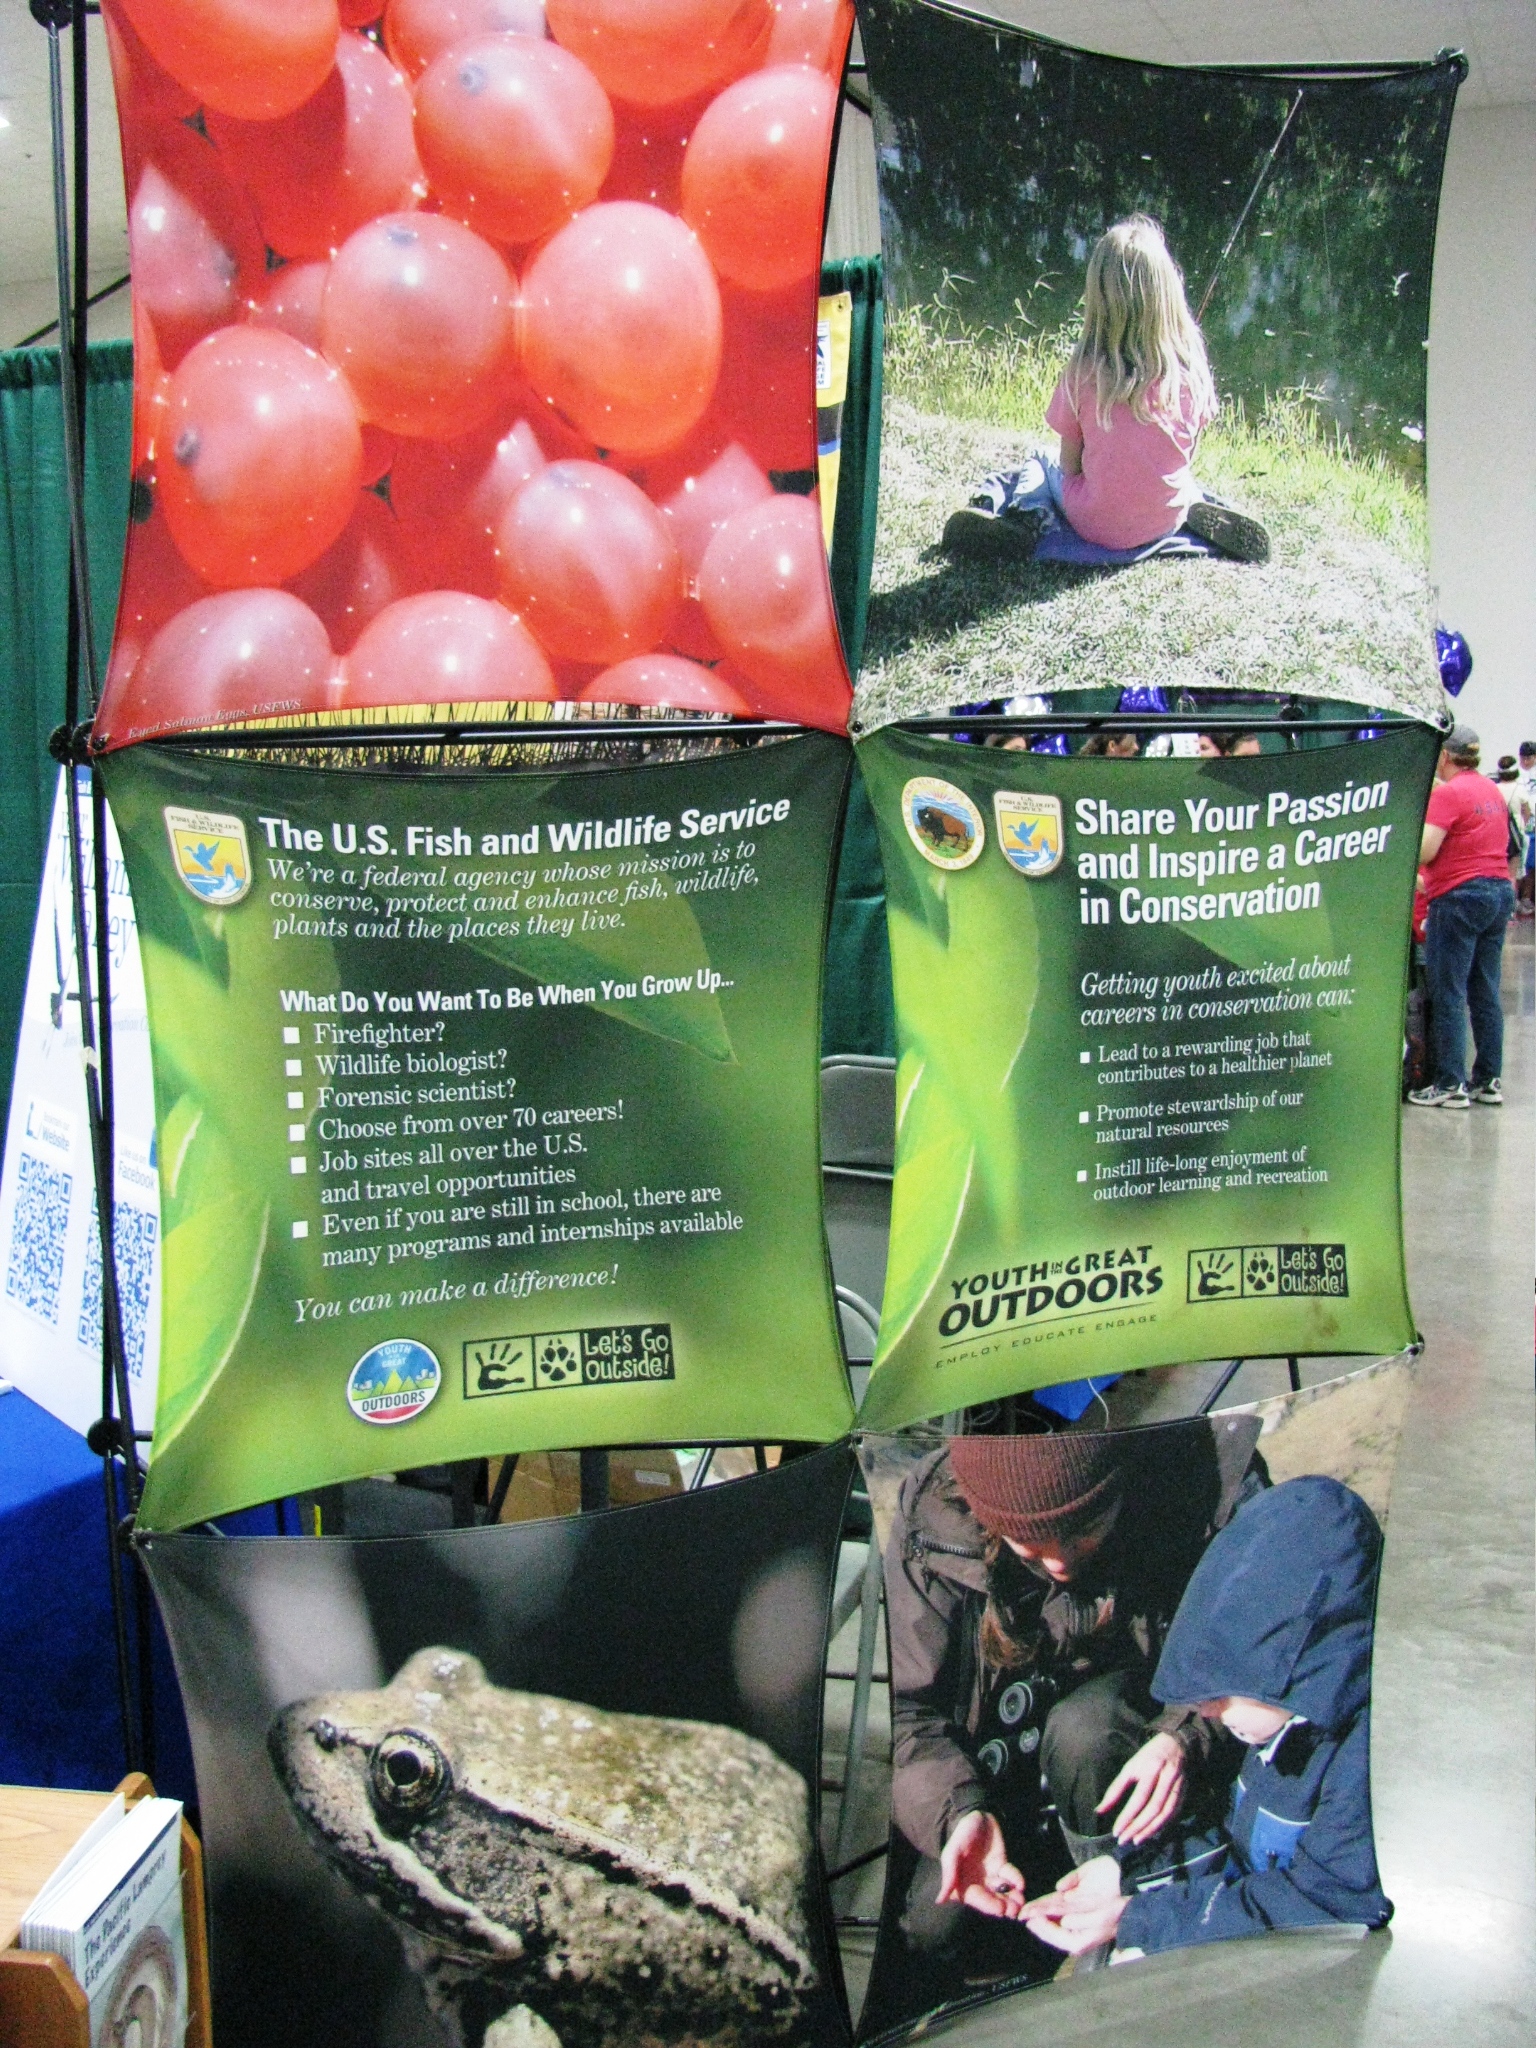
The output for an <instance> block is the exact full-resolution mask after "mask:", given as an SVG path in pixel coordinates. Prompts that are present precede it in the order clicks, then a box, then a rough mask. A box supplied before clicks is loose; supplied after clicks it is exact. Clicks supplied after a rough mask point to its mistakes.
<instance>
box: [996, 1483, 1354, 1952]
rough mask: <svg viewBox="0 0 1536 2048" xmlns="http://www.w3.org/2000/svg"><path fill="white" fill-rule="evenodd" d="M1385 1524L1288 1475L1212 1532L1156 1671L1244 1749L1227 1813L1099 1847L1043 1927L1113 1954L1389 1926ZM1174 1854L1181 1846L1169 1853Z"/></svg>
mask: <svg viewBox="0 0 1536 2048" xmlns="http://www.w3.org/2000/svg"><path fill="white" fill-rule="evenodd" d="M1380 1556H1381V1530H1380V1528H1379V1526H1378V1524H1377V1521H1376V1518H1375V1516H1374V1515H1373V1514H1372V1513H1371V1511H1370V1509H1369V1508H1368V1507H1367V1506H1366V1504H1365V1502H1364V1501H1363V1500H1361V1499H1360V1497H1359V1495H1358V1494H1355V1493H1352V1492H1351V1491H1350V1490H1349V1488H1348V1487H1347V1486H1342V1485H1340V1484H1339V1482H1338V1481H1337V1480H1334V1479H1325V1478H1318V1477H1313V1478H1304V1479H1291V1480H1287V1481H1286V1482H1285V1483H1284V1484H1283V1485H1280V1486H1276V1487H1274V1488H1272V1489H1271V1490H1270V1491H1268V1492H1266V1493H1261V1494H1258V1495H1256V1496H1255V1497H1254V1498H1253V1499H1252V1500H1250V1501H1248V1502H1247V1503H1246V1505H1244V1506H1243V1507H1242V1508H1241V1509H1240V1510H1239V1511H1238V1513H1237V1514H1236V1515H1235V1516H1234V1517H1233V1519H1232V1520H1231V1521H1230V1522H1229V1523H1228V1524H1227V1526H1226V1528H1224V1529H1223V1530H1221V1531H1220V1533H1219V1534H1218V1535H1217V1536H1216V1537H1215V1538H1214V1539H1213V1541H1212V1542H1211V1544H1210V1547H1209V1548H1208V1549H1207V1550H1206V1552H1205V1554H1204V1556H1203V1557H1202V1558H1201V1560H1200V1562H1199V1564H1198V1565H1197V1566H1196V1567H1195V1571H1194V1574H1193V1576H1192V1577H1191V1579H1190V1581H1189V1584H1188V1586H1187V1588H1186V1589H1185V1592H1184V1597H1183V1599H1182V1600H1181V1601H1180V1603H1179V1609H1178V1613H1177V1614H1176V1615H1175V1616H1174V1620H1173V1625H1172V1627H1171V1628H1170V1630H1169V1632H1168V1637H1167V1640H1166V1642H1165V1644H1164V1646H1163V1652H1162V1656H1161V1657H1160V1659H1159V1660H1158V1666H1157V1671H1156V1674H1155V1675H1154V1677H1153V1680H1152V1691H1153V1694H1154V1696H1155V1697H1156V1698H1157V1699H1159V1700H1161V1701H1162V1702H1163V1703H1164V1704H1165V1705H1166V1706H1169V1707H1174V1706H1194V1707H1196V1708H1198V1710H1199V1712H1200V1713H1201V1714H1203V1715H1205V1716H1206V1718H1207V1719H1209V1720H1213V1721H1219V1722H1220V1723H1221V1724H1222V1726H1224V1727H1225V1728H1226V1729H1228V1731H1229V1732H1230V1733H1232V1734H1234V1735H1236V1736H1237V1737H1238V1738H1239V1739H1240V1740H1242V1741H1244V1742H1246V1743H1247V1744H1248V1753H1247V1755H1246V1757H1245V1758H1244V1760H1243V1764H1242V1768H1241V1770H1240V1772H1239V1774H1238V1778H1237V1782H1236V1784H1235V1786H1234V1787H1233V1792H1232V1801H1231V1806H1230V1808H1229V1810H1228V1814H1227V1819H1226V1822H1225V1825H1224V1826H1223V1827H1222V1828H1220V1829H1219V1830H1212V1831H1210V1832H1209V1833H1208V1834H1206V1835H1203V1836H1198V1835H1196V1836H1191V1835H1189V1834H1184V1835H1182V1836H1181V1837H1179V1839H1178V1840H1177V1842H1175V1843H1170V1841H1169V1839H1168V1837H1167V1836H1165V1837H1164V1838H1163V1840H1162V1842H1161V1843H1160V1844H1158V1845H1156V1846H1155V1848H1154V1851H1153V1853H1152V1854H1150V1855H1147V1854H1145V1853H1141V1852H1136V1851H1132V1852H1130V1853H1128V1854H1122V1855H1120V1856H1118V1857H1117V1856H1112V1855H1111V1856H1099V1857H1096V1858H1094V1860H1093V1861H1092V1862H1090V1863H1085V1864H1083V1865H1082V1866H1081V1868H1079V1869H1077V1870H1075V1871H1073V1872H1071V1873H1070V1874H1069V1875H1068V1876H1067V1877H1064V1878H1063V1879H1062V1880H1061V1883H1060V1884H1059V1885H1058V1887H1057V1889H1056V1891H1055V1892H1054V1893H1052V1894H1050V1895H1049V1896H1046V1897H1043V1898H1039V1899H1035V1900H1032V1901H1027V1902H1025V1903H1024V1905H1023V1907H1022V1909H1021V1917H1023V1918H1024V1919H1025V1921H1026V1922H1027V1923H1028V1925H1029V1926H1030V1927H1031V1929H1032V1931H1033V1932H1034V1933H1035V1934H1036V1935H1038V1936H1039V1937H1040V1938H1041V1939H1042V1940H1044V1941H1047V1942H1049V1943H1051V1945H1052V1946H1053V1947H1056V1948H1062V1949H1066V1950H1068V1951H1069V1952H1070V1953H1073V1954H1078V1953H1081V1952H1082V1951H1084V1950H1086V1949H1091V1948H1097V1947H1100V1946H1101V1945H1102V1944H1104V1943H1106V1942H1108V1941H1110V1940H1113V1941H1114V1942H1115V1944H1116V1960H1127V1959H1129V1957H1130V1956H1131V1955H1134V1954H1146V1953H1151V1952H1153V1951H1156V1950H1158V1949H1168V1948H1183V1947H1186V1946H1188V1945H1189V1944H1191V1943H1194V1942H1202V1941H1220V1940H1224V1939H1227V1938H1229V1937H1231V1936H1234V1935H1242V1934H1258V1933H1262V1932H1264V1931H1266V1930H1267V1929H1270V1928H1280V1927H1310V1926H1318V1925H1326V1924H1328V1923H1329V1922H1339V1921H1343V1922H1351V1923H1354V1924H1357V1925H1358V1924H1361V1923H1363V1924H1364V1925H1365V1926H1367V1927H1381V1926H1384V1925H1385V1923H1386V1921H1387V1920H1388V1919H1389V1918H1390V1917H1391V1912H1392V1906H1391V1902H1390V1901H1389V1900H1388V1899H1387V1898H1386V1896H1385V1895H1384V1893H1383V1892H1382V1889H1381V1884H1380V1879H1379V1877H1378V1875H1377V1869H1376V1852H1375V1847H1374V1843H1373V1839H1372V1831H1371V1797H1370V1771H1369V1746H1370V1727H1369V1721H1370V1715H1369V1701H1370V1681H1371V1637H1372V1625H1373V1617H1374V1613H1375V1604H1376V1579H1377V1573H1378V1569H1379V1565H1380ZM1170 1852H1171V1853H1170Z"/></svg>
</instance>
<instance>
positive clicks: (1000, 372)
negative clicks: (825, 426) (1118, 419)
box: [859, 295, 1440, 725]
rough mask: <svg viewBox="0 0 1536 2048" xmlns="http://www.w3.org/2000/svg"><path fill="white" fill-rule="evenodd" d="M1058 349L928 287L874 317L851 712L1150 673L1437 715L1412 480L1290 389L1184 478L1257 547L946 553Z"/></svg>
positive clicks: (874, 715) (1241, 423) (1039, 412)
mask: <svg viewBox="0 0 1536 2048" xmlns="http://www.w3.org/2000/svg"><path fill="white" fill-rule="evenodd" d="M1070 346H1071V338H1070V335H1062V334H1043V333H1041V332H1040V331H1038V330H1037V329H1035V328H1033V327H1031V326H1030V324H1029V323H1028V320H1027V317H1025V316H1024V315H1023V313H1022V310H1021V314H1020V318H1019V320H1018V321H1017V322H1016V323H1013V324H1010V325H1009V326H1008V327H1005V328H1001V329H999V328H976V327H974V326H969V325H968V324H967V323H966V321H965V320H964V318H963V317H962V316H961V314H960V313H959V312H958V311H957V310H956V309H955V308H954V307H953V306H952V305H949V304H947V303H946V302H945V300H944V298H943V296H942V295H941V296H940V298H939V299H937V300H935V301H934V302H932V303H931V304H929V305H927V306H920V307H914V308H908V309H906V310H904V311H901V312H898V313H895V314H893V315H892V316H891V317H890V318H889V320H888V323H887V326H886V344H885V364H884V376H885V413H884V445H883V450H882V458H881V478H880V485H881V502H880V528H879V536H878V540H877V545H876V558H875V575H874V584H873V596H872V601H871V608H870V632H869V640H868V643H867V646H866V652H865V659H864V672H863V679H862V681H861V684H860V691H859V697H860V703H859V717H860V720H861V722H862V723H863V724H865V725H872V724H877V723H881V722H883V721H884V720H885V719H887V718H890V717H900V716H903V715H910V714H911V713H913V712H915V711H916V710H918V709H919V708H923V709H931V708H934V707H935V706H937V705H938V704H939V703H940V702H952V703H960V702H967V701H971V700H972V699H976V698H983V697H991V696H998V695H1008V694H1015V693H1020V694H1022V693H1024V692H1026V691H1036V690H1059V689H1066V688H1071V687H1074V686H1077V687H1083V686H1090V687H1098V686H1102V685H1104V684H1117V685H1119V686H1121V687H1124V686H1125V685H1127V684H1131V683H1149V682H1159V683H1162V684H1164V685H1165V686H1175V687H1191V688H1199V687H1207V688H1211V687H1215V688H1226V689H1232V688H1246V689H1260V690H1284V689H1290V688H1302V689H1307V690H1310V691H1312V692H1324V693H1326V694H1329V695H1334V696H1340V697H1346V698H1350V699H1352V700H1354V701H1357V702H1363V703H1370V704H1382V705H1391V704H1396V705H1399V706H1401V707H1402V708H1405V709H1409V708H1412V709H1416V710H1420V711H1422V710H1425V709H1430V710H1433V709H1435V708H1437V707H1438V704H1439V701H1440V692H1439V681H1438V676H1437V674H1436V672H1435V668H1434V662H1433V656H1432V651H1431V638H1430V632H1431V627H1432V624H1433V619H1432V615H1431V611H1430V604H1429V591H1428V582H1427V555H1428V524H1427V516H1426V508H1425V503H1424V495H1423V491H1422V489H1421V487H1420V486H1419V484H1418V482H1417V480H1416V479H1415V478H1413V477H1411V476H1409V475H1407V474H1405V473H1404V472H1403V471H1402V470H1399V469H1397V468H1395V467H1394V466H1393V465H1392V464H1390V463H1389V462H1387V461H1385V460H1384V459H1383V458H1382V457H1381V456H1379V455H1374V454H1370V455H1367V454H1361V453H1358V452H1356V451H1355V450H1354V449H1353V448H1352V447H1351V446H1350V445H1349V443H1348V441H1347V439H1345V438H1344V437H1342V436H1340V435H1338V434H1337V433H1335V432H1334V430H1333V429H1332V427H1331V425H1330V424H1329V423H1328V422H1327V421H1326V420H1325V419H1324V418H1323V416H1322V414H1321V413H1320V410H1319V408H1318V405H1317V404H1316V402H1315V399H1314V397H1313V396H1312V395H1311V394H1309V393H1308V392H1306V391H1298V390H1289V391H1282V392H1277V393H1275V394H1273V395H1272V396H1271V397H1270V398H1269V400H1268V402H1267V403H1266V405H1265V407H1264V410H1263V412H1262V414H1260V415H1259V416H1258V417H1257V418H1254V417H1251V416H1250V415H1249V414H1247V413H1246V412H1245V411H1244V410H1243V409H1242V408H1241V407H1240V406H1236V405H1232V404H1228V405H1226V406H1224V408H1223V411H1222V415H1221V417H1220V419H1219V420H1218V421H1217V422H1216V424H1215V425H1214V426H1212V427H1211V428H1210V429H1208V430H1207V432H1206V434H1205V435H1204V436H1203V438H1202V440H1201V444H1200V448H1199V452H1198V455H1197V459H1196V470H1197V473H1198V475H1199V477H1200V480H1201V482H1202V483H1203V484H1204V485H1205V486H1206V487H1207V488H1208V489H1210V490H1212V491H1214V492H1216V493H1217V494H1218V495H1219V496H1221V497H1223V498H1226V499H1228V500H1229V501H1231V502H1232V503H1234V504H1236V505H1238V506H1239V507H1241V508H1242V509H1243V510H1245V511H1248V512H1250V513H1252V514H1253V515H1254V516H1255V517H1257V518H1259V519H1261V520H1262V521H1263V522H1264V524H1265V526H1266V527H1267V528H1268V529H1269V532H1270V535H1271V538H1272V541H1273V544H1274V558H1273V560H1272V561H1271V563H1270V564H1269V565H1268V566H1267V567H1265V568H1263V569H1258V568H1254V567H1251V566H1246V565H1239V564H1234V563H1226V562H1216V561H1194V562H1190V561H1185V562H1173V561H1166V562H1159V561H1153V562H1147V563H1143V564H1139V565H1138V566H1136V567H1135V568H1132V569H1124V570H1116V571H1107V572H1106V571H1100V570H1081V569H1068V568H1064V567H1060V566H1056V565H1051V564H1045V563H1021V564H1006V565H998V564H989V563H962V562H951V561H948V560H947V559H946V558H944V557H943V556H942V555H941V554H940V553H939V552H938V549H937V545H936V544H937V542H938V538H939V535H940V533H941V532H942V531H943V526H944V520H945V518H946V517H947V516H948V514H949V512H950V511H952V510H953V509H954V507H955V506H956V505H960V504H964V503H965V501H966V499H967V498H968V497H969V495H970V493H971V491H972V490H973V489H974V488H975V485H976V484H977V482H978V481H979V480H980V478H981V477H982V476H983V475H985V474H986V473H987V471H988V470H991V469H998V468H1010V467H1016V466H1017V464H1018V463H1019V462H1020V461H1021V460H1022V459H1023V457H1024V456H1026V455H1029V454H1033V453H1047V452H1050V453H1054V451H1055V445H1056V444H1055V436H1054V435H1052V434H1050V433H1049V432H1048V431H1047V430H1046V429H1045V426H1044V417H1045V408H1046V405H1047V403H1048V401H1049V399H1050V395H1051V392H1052V390H1053V389H1054V388H1055V384H1056V380H1057V378H1058V377H1059V375H1060V373H1061V368H1062V365H1063V364H1064V362H1065V361H1066V358H1067V354H1068V352H1069V349H1070Z"/></svg>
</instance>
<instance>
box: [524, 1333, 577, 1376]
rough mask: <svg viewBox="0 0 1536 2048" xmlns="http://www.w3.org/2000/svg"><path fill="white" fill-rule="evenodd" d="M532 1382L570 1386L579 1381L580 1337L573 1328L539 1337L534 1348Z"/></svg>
mask: <svg viewBox="0 0 1536 2048" xmlns="http://www.w3.org/2000/svg"><path fill="white" fill-rule="evenodd" d="M533 1365H534V1383H535V1385H536V1386H540V1387H570V1386H577V1385H579V1384H580V1382H581V1337H580V1335H579V1333H578V1332H577V1331H575V1330H556V1331H554V1332H553V1333H552V1334H551V1335H549V1336H547V1337H540V1338H539V1339H538V1341H537V1343H536V1345H535V1348H534V1357H533Z"/></svg>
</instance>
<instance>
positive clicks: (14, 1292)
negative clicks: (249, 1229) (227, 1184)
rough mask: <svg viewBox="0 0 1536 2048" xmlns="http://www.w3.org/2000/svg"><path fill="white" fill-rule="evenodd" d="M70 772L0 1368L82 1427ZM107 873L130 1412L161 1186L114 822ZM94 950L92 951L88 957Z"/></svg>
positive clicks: (5, 1244)
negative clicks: (68, 818)
mask: <svg viewBox="0 0 1536 2048" xmlns="http://www.w3.org/2000/svg"><path fill="white" fill-rule="evenodd" d="M87 782H88V778H87V777H86V776H84V775H83V774H82V775H80V776H79V783H78V787H79V808H80V817H81V825H82V836H83V839H84V864H85V874H86V919H87V928H88V929H90V928H92V927H93V925H94V917H95V910H94V902H93V897H94V877H93V866H92V857H91V845H90V830H91V810H90V802H89V791H88V788H87V786H86V785H87ZM67 797H68V785H67V783H66V781H65V778H64V774H63V772H62V771H61V772H60V775H59V778H58V785H57V789H56V793H55V797H54V806H53V818H52V823H51V825H50V828H49V833H48V847H47V854H46V857H45V862H44V867H43V884H42V893H41V896H40V899H39V902H38V911H37V922H36V925H35V927H34V929H33V934H32V956H31V961H30V963H29V966H28V969H27V982H26V994H25V996H24V998H23V1001H22V1011H21V1029H20V1032H19V1034H18V1038H17V1046H16V1067H15V1074H14V1078H13V1081H12V1090H11V1109H10V1117H9V1120H8V1123H7V1127H6V1134H5V1166H4V1171H3V1174H0V1274H3V1278H0V1373H3V1374H4V1376H5V1378H6V1379H8V1380H10V1381H11V1382H12V1383H13V1384H14V1385H16V1386H18V1387H20V1388H21V1390H22V1392H23V1393H24V1394H28V1395H30V1396H31V1398H32V1399H33V1400H34V1401H37V1402H39V1403H40V1404H41V1405H42V1406H43V1407H44V1408H46V1409H48V1411H49V1412H50V1414H53V1415H56V1416H58V1418H59V1420H60V1421H61V1422H65V1423H68V1425H69V1427H70V1428H71V1429H73V1430H75V1431H77V1432H78V1433H79V1434H80V1435H81V1436H84V1434H85V1433H86V1431H87V1430H88V1429H89V1428H90V1426H91V1424H92V1423H93V1422H94V1421H95V1420H96V1418H97V1417H98V1416H99V1415H100V1413H101V1288H102V1265H101V1233H100V1230H99V1229H98V1227H97V1221H96V1207H95V1177H94V1171H93V1163H92V1158H91V1133H90V1124H89V1120H88V1116H87V1110H86V1100H85V1085H84V1079H83V1070H82V1068H81V1064H80V981H79V972H78V969H77V966H76V954H75V924H74V907H73V903H72V900H71V888H70V862H69V835H68V828H67V825H66V812H65V804H66V802H67ZM110 826H111V821H110V818H109V820H108V828H109V829H108V843H107V873H108V895H109V897H110V909H109V913H108V916H109V928H110V946H111V975H112V1034H113V1050H114V1052H115V1054H116V1069H115V1083H116V1089H115V1092H116V1108H117V1115H116V1145H115V1156H114V1162H113V1182H114V1186H113V1208H114V1213H115V1218H116V1247H115V1248H116V1256H117V1275H118V1291H119V1296H120V1299H121V1301H122V1308H123V1339H124V1349H125V1351H126V1354H127V1360H126V1362H127V1367H128V1381H129V1388H130V1391H131V1395H132V1399H133V1403H134V1409H135V1414H136V1416H140V1417H142V1419H143V1422H144V1425H145V1426H146V1427H148V1425H149V1423H150V1422H151V1421H152V1419H153V1417H154V1412H155V1383H156V1376H157V1370H158V1365H159V1357H160V1185H159V1178H158V1174H157V1171H156V1163H157V1162H156V1156H155V1103H154V1091H153V1086H152V1083H151V1080H150V1068H149V1027H148V1021H147V1018H146V1016H145V1009H144V979H143V974H142V972H141V970H140V966H139V937H138V927H137V924H136V922H135V919H134V909H133V899H132V897H131V896H130V894H129V892H128V880H127V876H126V874H125V872H124V869H123V857H122V852H121V849H120V848H119V847H118V845H117V835H116V833H115V832H113V831H112V830H111V829H110ZM93 965H94V963H93Z"/></svg>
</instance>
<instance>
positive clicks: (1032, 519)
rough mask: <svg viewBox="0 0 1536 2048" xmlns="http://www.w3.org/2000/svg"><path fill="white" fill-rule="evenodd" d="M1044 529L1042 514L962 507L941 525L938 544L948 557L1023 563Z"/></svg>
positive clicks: (1043, 515) (1031, 552)
mask: <svg viewBox="0 0 1536 2048" xmlns="http://www.w3.org/2000/svg"><path fill="white" fill-rule="evenodd" d="M1044 530H1045V514H1044V513H1043V512H993V511H990V510H988V508H987V507H986V506H985V505H964V506H962V507H961V509H960V510H959V511H958V512H951V513H950V515H949V518H948V519H947V520H946V521H945V522H944V538H943V541H942V542H941V543H940V545H941V546H942V547H943V549H944V552H945V554H947V555H969V556H971V557H972V558H976V557H981V558H984V559H987V560H991V561H995V560H998V559H1000V558H1004V557H1006V558H1010V559H1012V560H1014V561H1025V560H1027V559H1028V558H1029V557H1030V556H1031V555H1032V554H1033V553H1034V552H1035V543H1036V542H1037V541H1038V540H1039V538H1040V536H1041V534H1042V533H1043V532H1044Z"/></svg>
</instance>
